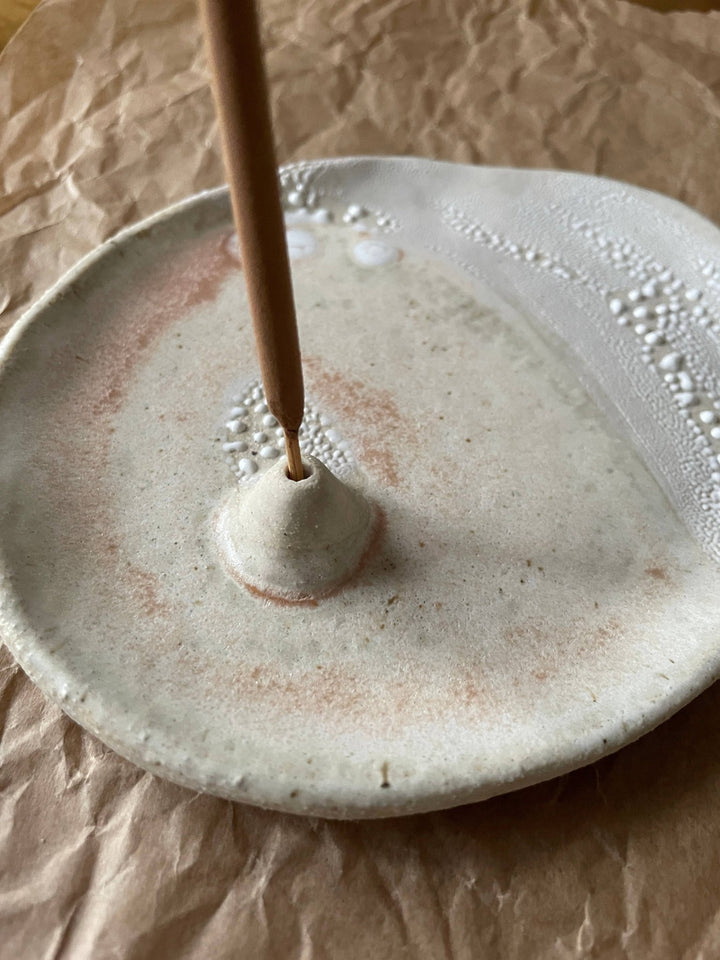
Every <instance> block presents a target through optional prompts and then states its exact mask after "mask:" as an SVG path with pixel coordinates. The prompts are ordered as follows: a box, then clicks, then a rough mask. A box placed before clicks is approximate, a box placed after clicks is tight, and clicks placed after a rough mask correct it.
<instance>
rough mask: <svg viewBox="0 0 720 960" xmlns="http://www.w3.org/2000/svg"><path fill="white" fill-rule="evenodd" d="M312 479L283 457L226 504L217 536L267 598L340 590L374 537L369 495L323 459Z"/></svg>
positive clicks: (240, 574) (310, 467)
mask: <svg viewBox="0 0 720 960" xmlns="http://www.w3.org/2000/svg"><path fill="white" fill-rule="evenodd" d="M303 466H304V468H305V478H304V479H303V480H299V481H294V480H291V479H290V478H289V477H288V474H287V463H286V462H285V460H284V459H283V460H282V461H280V462H278V463H277V464H276V465H275V466H274V467H273V468H272V469H271V470H270V471H269V472H268V473H266V474H265V476H264V477H263V478H262V479H261V480H260V481H259V482H258V483H256V484H255V485H254V486H252V487H251V488H250V489H249V490H247V491H240V490H236V491H233V494H232V496H231V497H230V499H229V500H227V501H226V503H225V504H224V505H223V508H222V510H221V511H220V514H219V517H218V522H217V534H218V539H219V543H220V546H221V549H222V551H223V554H224V556H225V558H226V561H227V563H228V566H229V568H230V572H231V573H232V574H233V576H234V577H235V578H236V579H237V580H240V581H241V582H242V583H244V584H245V585H247V586H248V587H250V588H251V589H253V590H255V591H257V592H258V593H260V594H262V595H263V596H266V597H269V598H275V599H279V600H285V601H290V602H299V601H303V600H312V599H316V598H319V597H322V596H326V595H327V594H329V593H332V592H333V591H334V590H335V589H337V587H339V586H340V585H342V584H343V583H345V582H346V581H347V580H349V578H350V577H351V576H352V575H353V573H355V571H356V570H357V569H358V567H359V566H360V564H361V561H362V559H363V556H364V554H365V552H366V550H367V548H368V546H369V544H370V541H371V539H372V535H373V527H374V524H373V514H374V511H373V510H372V508H371V506H370V504H369V503H368V502H367V500H366V499H365V498H364V497H363V496H362V495H361V494H360V493H358V492H357V491H356V490H354V489H353V488H352V487H349V486H346V484H344V483H343V482H342V481H340V480H338V478H337V477H335V476H334V475H333V474H332V473H331V472H330V471H329V470H328V469H327V467H325V466H324V465H323V464H322V463H321V462H320V461H319V460H317V459H316V458H315V457H309V458H308V459H307V460H304V461H303Z"/></svg>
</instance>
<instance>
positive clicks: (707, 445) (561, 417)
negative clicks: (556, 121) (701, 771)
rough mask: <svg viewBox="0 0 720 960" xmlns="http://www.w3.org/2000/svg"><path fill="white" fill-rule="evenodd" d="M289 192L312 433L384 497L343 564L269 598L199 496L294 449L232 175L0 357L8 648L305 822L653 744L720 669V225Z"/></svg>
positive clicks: (410, 165)
mask: <svg viewBox="0 0 720 960" xmlns="http://www.w3.org/2000/svg"><path fill="white" fill-rule="evenodd" d="M283 181H284V191H285V200H286V208H287V210H288V230H289V233H288V240H289V245H290V250H291V255H292V257H293V273H294V283H295V289H296V299H297V303H298V313H299V320H300V327H301V331H300V333H301V343H302V346H303V354H304V363H305V372H306V381H307V393H308V406H307V415H306V432H305V441H304V449H305V452H306V453H307V454H312V455H315V456H318V457H319V458H320V459H322V460H324V461H325V462H326V464H327V465H328V466H329V468H330V469H331V470H333V471H334V472H335V473H336V474H338V475H339V476H341V477H342V478H343V480H344V481H345V482H346V483H348V484H350V485H352V486H354V487H356V488H357V489H359V490H361V491H362V492H363V493H364V494H365V495H366V496H367V497H368V498H369V499H370V500H371V501H372V502H373V504H374V505H375V506H376V507H377V508H378V509H379V511H380V512H381V513H382V515H383V517H384V529H383V532H382V536H381V537H380V539H379V540H378V542H377V544H376V547H375V549H374V551H373V552H372V553H371V554H370V556H369V557H368V560H367V562H366V564H365V566H364V568H363V569H362V571H361V573H360V575H359V576H358V577H357V578H356V580H355V581H354V582H353V583H351V584H350V585H349V586H348V587H347V588H346V589H344V590H342V591H340V592H339V593H338V594H337V595H335V596H332V597H328V598H326V599H324V600H322V601H320V602H319V603H318V604H317V605H315V606H312V605H276V604H272V603H269V602H267V601H265V600H263V599H262V598H259V597H257V596H256V595H253V594H252V593H250V592H248V591H247V590H245V589H244V588H242V587H241V586H239V585H238V584H237V583H236V582H235V580H234V579H233V578H232V577H231V576H229V575H228V573H227V571H226V569H225V566H224V562H223V557H222V552H221V551H220V550H219V548H218V545H217V542H216V536H215V529H214V525H215V522H216V518H217V515H218V510H219V508H220V506H221V504H222V502H223V500H224V499H226V498H227V496H228V494H229V492H230V491H231V490H232V488H233V486H234V485H236V484H240V485H241V486H242V485H248V484H252V483H255V482H257V480H258V478H259V477H260V476H262V474H263V472H264V471H265V470H266V469H268V468H269V467H270V466H271V465H272V464H273V463H275V462H277V456H279V454H280V450H281V445H280V439H279V438H278V437H277V436H276V424H274V423H273V422H272V420H271V418H269V414H268V412H267V410H266V409H264V403H263V396H262V389H261V387H260V385H259V383H258V380H257V364H256V361H255V355H254V349H253V344H252V336H251V329H250V322H249V315H248V311H247V304H246V299H245V291H244V286H243V280H242V274H241V272H240V270H238V260H237V250H236V245H235V242H234V237H233V234H232V225H231V215H230V209H229V204H228V200H227V196H226V193H225V191H224V190H219V191H215V192H212V193H208V194H204V195H201V196H199V197H195V198H191V199H190V200H188V201H187V202H185V203H183V204H181V205H179V206H177V207H174V208H172V209H171V210H169V211H166V212H165V213H163V214H161V215H160V216H158V217H156V218H153V220H152V221H148V222H146V223H144V224H140V225H139V226H137V227H135V228H133V229H132V230H130V231H126V232H125V233H124V234H122V235H121V236H120V237H118V238H117V239H116V240H113V241H111V242H109V243H108V244H106V245H104V246H103V247H102V248H100V249H99V250H98V251H96V253H94V254H93V255H91V256H90V257H89V258H87V259H86V260H85V261H83V262H82V263H81V264H79V265H78V267H77V268H76V269H75V270H74V271H73V272H72V274H70V275H69V276H67V277H66V278H65V279H64V280H63V281H61V283H60V284H59V285H58V286H57V287H56V288H54V289H53V290H52V291H50V293H49V294H48V295H47V296H46V297H45V298H44V299H43V301H41V302H40V303H39V304H38V305H37V306H36V307H35V308H33V310H31V311H30V312H29V314H28V315H26V317H25V318H23V320H21V321H20V322H19V323H18V325H16V327H15V328H14V329H13V330H12V331H11V333H10V334H9V336H8V338H6V340H5V342H4V344H3V348H2V367H1V368H0V411H1V412H2V415H1V416H0V449H1V450H2V457H1V458H0V504H1V506H0V550H1V556H0V574H1V576H2V580H1V581H0V632H1V633H2V636H3V639H4V640H5V641H6V642H7V643H8V645H9V647H10V648H11V649H12V651H13V652H14V654H15V656H16V657H17V659H18V661H19V662H20V663H21V665H22V666H23V667H24V669H25V670H26V671H27V672H28V673H29V675H30V676H31V677H32V678H33V679H34V680H35V681H36V682H37V683H38V684H39V685H40V687H41V688H42V689H43V690H44V691H45V692H46V693H47V694H48V695H49V696H51V697H53V698H54V699H56V700H58V701H59V702H60V703H61V705H62V706H63V709H65V710H66V711H67V712H68V713H69V714H70V715H71V716H73V717H74V718H75V719H77V720H78V721H79V722H80V723H82V724H83V725H84V726H86V727H87V728H88V729H89V730H91V731H92V732H94V733H95V734H96V735H98V736H99V737H100V738H101V739H103V740H104V741H105V742H107V743H108V744H109V745H111V746H112V747H113V748H114V749H116V750H117V751H118V752H119V753H121V754H123V755H124V756H126V757H128V758H130V759H131V760H134V761H135V762H137V763H139V764H140V765H142V766H144V767H147V768H148V769H150V770H153V771H154V772H157V773H158V774H160V775H162V776H167V777H169V778H170V779H173V780H176V781H178V782H181V783H184V784H187V785H188V786H191V787H195V788H198V789H202V790H208V791H210V792H213V793H217V794H219V795H222V796H227V797H231V798H234V799H237V800H242V801H244V802H250V803H256V804H260V805H262V806H268V807H274V808H277V809H282V810H289V811H293V812H297V813H312V814H321V815H325V816H337V817H345V816H347V817H378V816H388V815H391V814H397V813H411V812H417V811H422V810H429V809H435V808H440V807H445V806H451V805H453V804H457V803H464V802H469V801H471V800H476V799H481V798H484V797H489V796H492V795H494V794H497V793H500V792H503V791H504V790H509V789H514V788H518V787H520V786H523V785H526V784H530V783H533V782H536V781H538V780H541V779H545V778H547V777H550V776H554V775H556V774H559V773H562V772H566V771H568V770H570V769H573V768H574V767H577V766H580V765H582V764H584V763H586V762H588V761H590V760H592V759H595V758H597V757H599V756H602V755H603V754H606V753H609V752H611V751H612V750H615V749H617V748H618V747H619V746H622V745H623V744H625V743H627V742H629V741H631V740H633V739H635V738H636V737H638V736H639V735H641V734H642V733H643V732H645V731H646V730H648V729H651V728H652V727H653V726H655V725H656V724H657V723H659V722H660V721H662V720H663V719H664V718H666V717H667V716H669V715H670V714H671V713H672V712H674V711H675V710H677V709H678V708H679V707H680V706H682V705H683V704H684V703H685V702H687V701H688V700H689V699H690V698H691V697H692V696H694V695H695V694H696V693H698V692H699V691H700V690H702V689H704V687H706V686H707V685H708V684H709V683H710V682H712V680H714V679H715V677H716V676H717V674H718V669H719V667H720V653H719V651H718V642H717V641H718V636H719V635H720V602H719V601H718V597H719V596H720V592H719V590H718V587H720V569H719V568H718V565H717V562H716V559H715V554H716V552H717V541H716V540H715V539H714V530H715V526H714V524H715V523H716V522H717V511H718V499H717V489H716V488H717V487H718V480H720V476H716V478H715V479H713V474H717V470H718V465H717V454H716V453H715V447H714V446H713V444H714V443H715V441H716V439H717V438H715V437H714V436H713V434H712V431H713V430H714V429H716V426H715V424H716V423H717V417H716V415H715V413H714V411H715V410H716V409H717V403H716V401H717V397H716V395H715V386H714V385H715V383H716V371H717V369H718V367H720V364H719V363H718V355H717V345H716V333H717V331H716V328H715V320H714V304H715V301H714V297H715V292H714V287H713V284H714V282H715V274H713V272H712V270H714V269H715V268H714V266H713V263H714V260H713V259H712V258H713V257H717V254H718V251H719V250H720V242H719V237H720V235H719V234H718V232H717V231H716V230H715V228H714V227H712V226H711V225H709V224H707V223H706V222H705V221H703V220H702V219H701V218H700V217H698V216H697V215H696V214H693V213H692V212H691V211H688V210H686V208H683V207H682V206H680V205H679V204H676V203H674V202H672V201H669V200H667V199H665V198H661V197H657V196H655V195H652V194H648V193H645V192H643V191H640V190H636V189H633V188H629V187H625V186H623V185H620V184H616V183H611V182H609V181H603V180H598V179H596V178H590V177H584V176H579V175H572V174H557V173H546V172H542V171H510V170H491V169H483V168H465V167H454V166H451V165H446V164H435V163H430V162H427V161H412V160H372V159H367V160H348V161H330V162H318V163H313V164H307V165H299V166H297V167H293V168H288V169H287V170H286V171H285V172H284V174H283ZM568 211H569V212H568ZM480 212H482V215H483V220H482V222H481V221H480V220H479V219H478V217H479V213H480ZM590 213H591V214H592V215H593V216H594V219H591V218H590V216H589V214H590ZM568 217H569V218H570V219H568ZM658 222H662V223H663V224H664V232H663V233H662V234H658V232H657V223H658ZM501 227H502V229H501ZM680 238H682V242H679V239H680ZM650 242H652V243H654V248H651V249H649V248H648V246H647V245H648V243H650ZM671 254H672V257H673V259H672V260H671V261H670V262H671V266H670V267H668V266H667V263H668V258H669V257H670V255H671ZM708 266H710V268H711V269H710V270H709V271H708ZM703 278H705V279H704V280H703ZM665 290H667V293H666V292H665ZM635 294H637V296H635ZM663 305H665V309H664V310H663V309H662V307H663ZM699 307H701V308H702V312H699V310H698V308H699ZM658 308H660V309H658ZM638 311H639V312H638ZM643 311H644V312H643ZM693 311H694V312H693ZM663 317H664V318H665V320H664V321H663ZM652 334H655V335H656V336H655V338H653V337H652V336H651V335H652ZM648 337H649V339H648ZM693 338H695V339H693ZM703 338H706V339H707V341H708V342H707V343H706V342H705V341H704V340H703ZM696 340H697V342H696ZM647 348H649V349H647ZM696 356H702V357H703V358H704V359H703V362H704V363H705V368H704V369H703V370H702V371H700V370H699V369H698V367H697V361H696V360H695V357H696ZM677 357H679V358H680V359H679V360H678V359H677ZM588 358H590V360H591V362H590V361H589V360H588ZM668 358H670V359H668ZM673 367H674V368H675V369H673ZM681 374H684V375H685V376H686V377H687V380H688V382H687V383H686V382H683V380H682V377H681ZM668 375H672V376H673V377H674V378H675V379H674V380H673V379H668ZM685 387H687V389H684V388H685ZM673 388H674V389H673ZM588 391H590V392H591V393H592V394H593V396H594V397H595V400H593V399H591V397H590V395H589V393H588ZM684 394H688V395H690V399H687V398H683V396H682V395H684ZM596 401H597V402H596ZM598 404H599V405H598ZM601 407H602V409H601ZM711 415H712V417H713V418H714V419H710V417H711ZM628 437H632V438H633V440H634V443H631V442H630V441H629V439H628ZM686 447H687V448H688V449H689V450H690V451H691V455H685V454H684V453H683V451H684V450H685V448H686ZM713 457H714V458H715V461H714V462H713V459H712V458H713ZM658 481H659V482H658ZM669 498H671V499H672V500H673V501H674V502H675V505H676V507H675V508H673V507H672V506H671V505H670V499H669ZM690 531H692V533H691V532H690ZM703 548H704V549H703Z"/></svg>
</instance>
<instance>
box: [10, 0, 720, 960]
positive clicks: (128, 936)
mask: <svg viewBox="0 0 720 960" xmlns="http://www.w3.org/2000/svg"><path fill="white" fill-rule="evenodd" d="M672 6H673V4H672V3H665V4H664V5H663V9H664V10H665V11H666V12H659V11H657V10H652V9H648V8H646V7H645V6H640V5H631V4H629V3H627V2H624V0H545V2H542V3H541V2H538V0H512V2H508V0H415V2H412V0H265V2H264V3H262V11H263V14H264V17H265V27H266V42H267V51H268V65H269V72H270V76H271V80H272V93H273V102H274V110H275V118H276V124H277V139H278V143H279V153H280V158H281V160H286V159H294V158H310V157H316V156H334V155H340V154H351V153H390V154H392V153H395V154H401V153H413V154H418V155H422V156H427V157H434V158H437V159H447V160H457V161H463V162H472V163H490V164H510V165H517V166H533V167H557V168H563V169H576V170H582V171H586V172H589V173H599V174H605V175H607V176H611V177H617V178H619V179H624V180H628V181H631V182H633V183H637V184H640V185H641V186H645V187H651V188H654V189H656V190H660V191H663V192H665V193H668V194H670V195H672V196H675V197H677V198H679V199H681V200H683V201H685V202H686V203H688V204H690V205H692V206H694V207H696V208H697V209H699V210H700V211H701V212H703V213H705V214H706V215H707V216H709V217H711V218H713V219H714V220H716V221H719V222H720V178H719V177H718V165H719V163H720V160H719V158H720V99H719V98H720V13H713V12H707V7H708V6H711V5H709V4H704V3H702V2H700V3H698V4H695V6H699V7H702V8H704V9H705V12H700V11H690V10H687V9H683V10H682V12H680V11H676V12H667V11H668V9H669V8H670V7H672ZM676 6H681V7H683V8H687V7H688V6H693V4H692V3H690V4H688V3H678V4H676ZM207 83H208V78H207V72H206V66H205V57H204V55H203V51H202V45H201V41H200V36H199V31H198V24H197V20H196V14H195V9H194V6H193V3H192V2H190V0H45V2H44V3H43V4H42V5H41V6H40V7H39V8H38V10H37V11H36V12H35V13H34V14H33V15H32V16H31V18H30V20H29V21H28V22H27V23H26V24H25V26H24V27H23V28H22V30H21V31H20V32H19V33H18V34H17V35H16V36H15V37H14V38H13V40H12V41H11V42H10V44H9V45H8V47H7V48H6V50H5V51H4V53H3V55H2V58H1V59H0V178H1V180H2V189H1V190H0V332H2V331H4V330H6V329H7V327H8V326H9V325H10V323H11V322H12V321H13V320H14V319H16V318H17V317H18V316H19V314H20V313H21V312H22V311H23V310H24V309H25V308H26V307H27V306H28V305H29V304H30V302H31V301H32V300H33V299H35V298H36V297H37V296H38V295H39V294H40V293H42V292H43V291H44V290H45V289H46V288H47V287H48V286H49V285H50V284H51V283H52V282H53V281H54V280H55V279H56V278H57V277H59V276H60V275H61V274H62V273H63V272H64V271H65V270H66V269H67V268H68V267H70V266H71V265H72V264H73V263H75V261H76V260H77V259H78V258H79V257H80V256H81V255H83V254H84V253H86V252H87V251H88V250H90V249H91V248H92V247H93V246H95V245H96V244H97V243H99V242H100V241H101V240H104V239H105V238H106V237H108V236H110V235H112V234H113V233H114V232H116V231H117V230H118V229H119V228H120V227H122V226H123V225H125V224H129V223H132V222H134V221H136V220H139V219H140V218H142V217H145V216H147V215H148V214H151V213H153V212H155V211H156V210H158V209H160V208H162V207H163V206H166V205H167V204H169V203H172V202H173V201H175V200H179V199H180V198H182V197H184V196H186V195H187V194H189V193H192V192H194V191H197V190H200V189H203V188H205V187H210V186H214V185H216V184H217V183H219V182H221V180H222V179H223V177H222V170H221V166H220V161H219V153H218V146H217V131H216V126H215V122H214V119H213V113H212V106H211V100H210V94H209V90H208V85H207ZM719 641H720V638H719ZM0 729H1V731H2V739H1V740H0V958H1V960H25V958H28V960H35V958H70V960H85V958H87V960H104V958H122V960H141V958H148V960H157V958H165V957H168V958H169V957H172V958H174V960H175V958H178V960H179V958H213V960H223V958H238V957H242V958H244V960H245V958H247V960H252V958H256V957H257V958H273V960H274V958H278V960H290V958H302V960H325V958H328V960H330V958H331V960H345V958H372V960H385V958H393V960H394V958H399V957H422V958H450V957H452V958H458V960H465V958H467V960H478V958H483V960H485V958H489V960H493V958H503V960H514V958H528V960H544V958H556V957H557V958H565V957H569V958H570V957H572V958H575V957H601V958H615V957H617V958H626V957H627V958H653V960H664V958H668V960H678V958H687V960H689V958H701V957H702V958H712V957H720V687H719V686H718V685H716V686H715V687H713V688H712V689H710V690H709V691H708V692H707V693H705V694H704V695H703V696H702V697H700V698H698V699H697V700H696V701H695V702H694V703H692V704H691V705H690V706H689V707H687V708H686V709H685V710H683V711H682V712H681V713H680V714H679V715H677V716H676V717H675V718H673V719H672V720H670V721H669V722H668V723H666V724H664V725H663V726H662V727H661V728H660V729H659V730H657V731H656V732H655V733H653V734H651V735H649V736H647V737H645V738H644V739H643V740H641V741H640V742H638V743H637V744H634V745H632V746H630V747H627V748H626V749H624V750H623V751H621V752H620V753H618V754H616V755H615V756H613V757H610V758H608V759H606V760H603V761H601V762H600V763H596V764H594V765H593V766H591V767H588V768H586V769H584V770H580V771H578V772H576V773H574V774H571V775H569V776H566V777H562V778H560V779H557V780H553V781H551V782H549V783H546V784H543V785H540V786H537V787H533V788H530V789H527V790H523V791H521V792H519V793H516V794H512V795H510V796H507V797H502V798H498V799H495V800H491V801H488V802H485V803H482V804H477V805H474V806H469V807H464V808H460V809H457V810H453V811H449V812H443V813H437V814H430V815H424V816H417V817H412V818H406V819H397V820H388V821H380V822H366V823H337V822H327V821H322V820H317V819H301V818H297V817H291V816H283V815H280V814H276V813H268V812H264V811H261V810H257V809H253V808H250V807H243V806H241V805H239V804H233V803H229V802H225V801H221V800H217V799H214V798H212V797H207V796H203V795H197V794H194V793H191V792H190V791H188V790H184V789H181V788H179V787H175V786H173V785H171V784H168V783H165V782H163V781H161V780H158V779H156V778H154V777H152V776H150V775H149V774H147V773H144V772H143V771H141V770H139V769H137V768H135V767H134V766H132V765H130V764H129V763H127V762H125V761H124V760H121V759H120V758H119V757H117V756H115V755H114V754H113V753H111V752H110V751H109V750H107V749H106V748H105V747H103V746H102V745H101V744H100V743H99V742H98V741H97V740H95V739H94V738H92V737H91V736H89V735H88V734H86V733H84V732H83V731H82V730H81V729H80V728H79V727H77V726H76V725H75V724H74V723H72V722H71V721H70V720H68V719H67V718H65V717H64V716H63V714H62V713H61V712H60V710H59V709H58V708H57V707H55V706H54V705H52V704H50V703H48V702H47V701H46V700H45V699H44V698H43V696H42V695H41V694H40V693H39V692H38V691H37V690H35V688H34V687H33V686H32V685H31V684H30V683H29V682H28V681H27V680H26V679H25V677H24V675H23V674H22V673H21V671H20V670H19V669H18V668H17V667H15V665H14V663H13V661H12V658H11V657H10V656H9V655H8V653H7V652H6V651H4V650H3V651H0Z"/></svg>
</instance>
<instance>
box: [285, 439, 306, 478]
mask: <svg viewBox="0 0 720 960" xmlns="http://www.w3.org/2000/svg"><path fill="white" fill-rule="evenodd" d="M285 450H286V451H287V462H288V470H287V475H288V477H290V479H291V480H296V481H297V480H303V479H304V478H305V469H304V467H303V462H302V456H301V455H300V441H299V439H298V432H297V430H286V431H285Z"/></svg>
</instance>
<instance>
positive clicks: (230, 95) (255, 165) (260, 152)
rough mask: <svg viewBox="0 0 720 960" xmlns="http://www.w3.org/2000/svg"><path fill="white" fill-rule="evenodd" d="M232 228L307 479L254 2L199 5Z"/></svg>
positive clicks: (215, 0) (265, 371) (294, 450)
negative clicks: (228, 191)
mask: <svg viewBox="0 0 720 960" xmlns="http://www.w3.org/2000/svg"><path fill="white" fill-rule="evenodd" d="M200 7H201V9H202V12H203V17H204V20H205V35H206V38H207V43H208V51H209V54H210V65H211V70H212V75H213V89H214V94H215V102H216V106H217V111H218V118H219V122H220V130H221V134H222V142H223V153H224V158H225V167H226V170H227V174H228V182H229V185H230V196H231V198H232V206H233V214H234V217H235V226H236V229H237V233H238V238H239V241H240V251H241V257H242V265H243V269H244V271H245V282H246V284H247V290H248V298H249V301H250V310H251V313H252V320H253V330H254V334H255V342H256V344H257V350H258V355H259V359H260V372H261V374H262V380H263V386H264V388H265V397H266V399H267V404H268V408H269V409H270V412H271V413H272V414H273V416H274V417H275V418H276V420H277V421H278V422H279V424H280V426H281V427H282V428H283V430H284V432H285V446H286V449H287V457H288V476H289V477H290V478H291V479H293V480H302V478H303V467H302V460H301V457H300V446H299V443H298V430H299V428H300V423H301V422H302V417H303V405H304V393H303V378H302V367H301V364H300V346H299V342H298V333H297V320H296V317H295V304H294V301H293V292H292V281H291V277H290V263H289V261H288V253H287V242H286V239H285V224H284V220H283V213H282V207H281V203H280V191H279V184H278V176H277V163H276V159H275V147H274V144H273V136H272V125H271V118H270V107H269V104H268V97H267V82H266V78H265V69H264V66H263V57H262V48H261V44H260V30H259V23H258V17H257V11H256V9H255V3H254V0H200Z"/></svg>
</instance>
